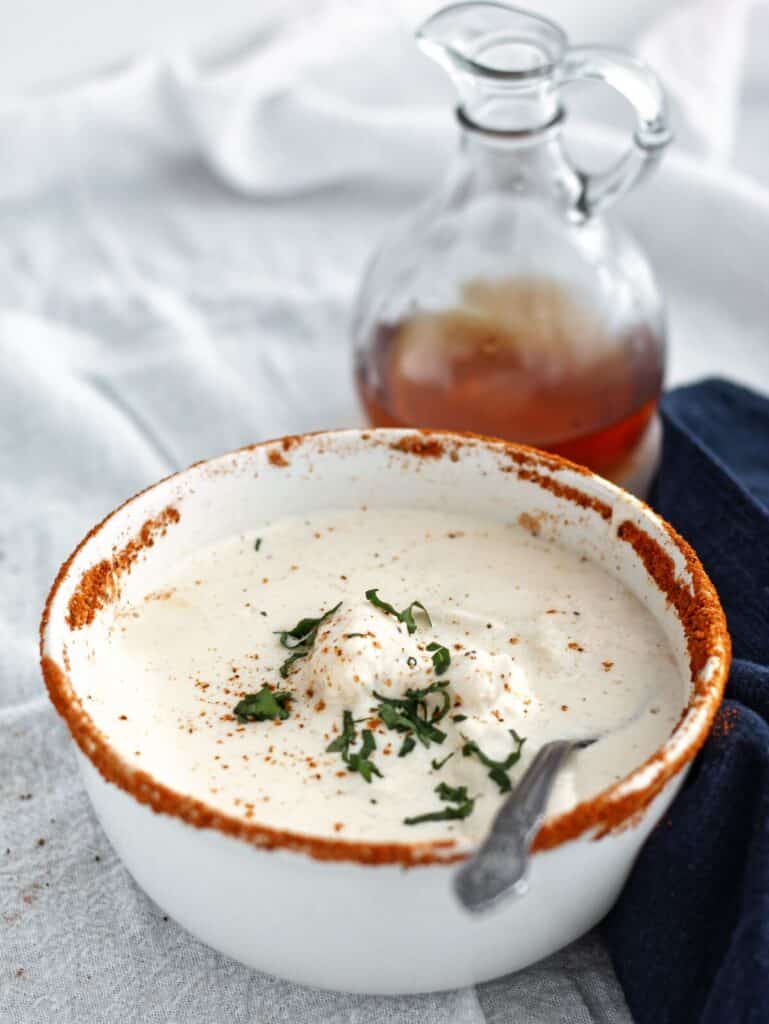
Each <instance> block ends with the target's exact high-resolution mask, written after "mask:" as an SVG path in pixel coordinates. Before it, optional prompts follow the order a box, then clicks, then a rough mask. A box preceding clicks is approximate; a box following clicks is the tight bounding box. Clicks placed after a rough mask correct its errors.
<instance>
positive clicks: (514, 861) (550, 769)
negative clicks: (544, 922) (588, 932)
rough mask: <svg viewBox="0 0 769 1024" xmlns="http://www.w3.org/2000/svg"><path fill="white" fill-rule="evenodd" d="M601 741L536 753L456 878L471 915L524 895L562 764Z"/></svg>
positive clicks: (560, 744)
mask: <svg viewBox="0 0 769 1024" xmlns="http://www.w3.org/2000/svg"><path fill="white" fill-rule="evenodd" d="M597 739H599V737H597V736H592V737H590V738H589V739H579V740H554V741H553V742H552V743H545V745H544V746H543V747H541V748H540V750H538V751H537V754H536V756H535V757H534V760H533V761H532V762H531V764H530V765H529V767H528V768H527V770H526V772H525V773H524V775H523V777H522V778H521V781H520V782H519V783H518V785H517V786H516V787H515V789H514V790H513V792H512V793H511V794H510V796H509V797H508V798H507V800H505V802H504V803H503V804H502V807H501V808H500V809H499V812H498V813H497V816H496V818H495V819H494V822H493V824H492V826H491V832H490V833H489V834H488V836H487V837H486V839H485V840H484V842H483V843H482V844H481V846H480V847H479V848H478V850H476V852H475V853H474V854H473V856H472V857H470V858H469V860H466V861H465V863H464V864H463V865H462V867H461V868H459V870H458V871H457V872H456V874H455V875H454V892H455V893H456V895H457V898H458V899H459V902H460V903H461V904H462V906H463V907H465V908H466V909H467V910H470V911H472V912H473V913H479V912H482V911H484V910H489V909H490V908H491V907H493V906H495V905H496V904H497V903H499V902H500V901H501V900H503V899H504V898H505V897H506V896H510V895H513V894H515V895H519V896H520V895H523V893H524V892H526V890H527V889H528V883H527V882H526V873H527V869H528V864H529V847H530V845H531V841H532V839H533V838H534V836H535V835H536V832H537V829H538V827H539V825H540V822H541V821H542V819H543V817H544V816H545V807H546V806H547V798H548V796H549V795H550V790H551V789H552V787H553V782H554V781H555V777H556V775H557V774H558V772H559V770H560V768H561V765H562V764H563V762H564V761H565V760H566V758H567V757H568V756H569V754H570V753H571V752H572V751H573V750H582V749H583V748H584V747H589V746H590V744H591V743H595V741H596V740H597Z"/></svg>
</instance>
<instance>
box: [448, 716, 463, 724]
mask: <svg viewBox="0 0 769 1024" xmlns="http://www.w3.org/2000/svg"><path fill="white" fill-rule="evenodd" d="M466 718H467V715H452V716H451V721H452V722H457V723H459V722H464V721H465V720H466Z"/></svg>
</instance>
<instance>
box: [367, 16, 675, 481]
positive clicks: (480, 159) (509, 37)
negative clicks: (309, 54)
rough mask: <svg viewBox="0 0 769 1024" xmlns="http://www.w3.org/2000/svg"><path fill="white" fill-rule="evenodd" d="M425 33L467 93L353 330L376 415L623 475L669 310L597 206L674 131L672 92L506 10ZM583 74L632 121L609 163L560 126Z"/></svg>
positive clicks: (651, 405)
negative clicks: (447, 143) (440, 169)
mask: <svg viewBox="0 0 769 1024" xmlns="http://www.w3.org/2000/svg"><path fill="white" fill-rule="evenodd" d="M417 41H418V42H419V44H420V46H421V47H422V49H423V50H424V51H425V52H426V53H427V54H428V55H429V56H431V57H433V58H434V59H435V60H437V61H438V62H439V63H440V64H441V65H442V66H443V67H444V68H445V69H446V70H447V71H448V73H449V74H450V76H451V78H452V80H453V82H454V84H455V86H456V88H457V91H458V93H459V105H458V107H457V119H458V121H459V125H460V146H459V149H458V152H457V155H456V157H455V159H454V161H453V163H452V166H451V167H450V168H449V171H448V174H447V176H446V178H445V179H444V181H443V182H442V183H441V185H440V186H439V187H438V189H437V190H436V192H435V193H434V194H433V195H431V196H430V197H428V199H427V201H426V202H425V203H424V204H423V206H422V207H421V209H419V210H418V211H417V212H416V214H415V215H414V216H413V217H412V218H411V219H410V220H409V221H408V222H407V223H406V224H405V225H404V226H403V227H401V228H400V229H399V230H398V231H397V232H396V233H395V234H394V235H393V236H391V237H390V238H389V239H387V240H386V241H385V242H384V243H383V244H382V245H381V246H380V248H379V249H378V251H377V252H376V253H375V255H374V257H373V259H372V261H371V263H370V265H369V267H368V269H367V271H366V273H365V275H364V279H363V282H362V284H361V287H360V291H359V294H358V298H357V301H356V306H355V311H354V316H353V336H354V344H355V372H356V379H357V385H358V389H359V392H360V396H361V400H362V402H363V405H364V408H365V409H366V412H367V414H368V417H369V419H370V420H371V421H372V423H374V424H375V425H379V426H416V427H443V428H450V429H456V430H471V431H475V432H478V433H482V434H489V435H494V436H498V437H504V438H507V439H510V440H514V441H521V442H525V443H527V444H533V445H535V446H537V447H540V448H544V449H547V450H550V451H554V452H556V453H559V454H562V455H564V456H565V457H567V458H570V459H573V460H574V461H577V462H581V463H584V464H586V465H588V466H589V467H590V468H592V469H594V470H595V471H596V472H599V473H601V474H603V475H605V476H609V477H610V478H612V479H615V480H617V481H619V482H623V483H626V484H627V483H628V481H629V480H632V478H634V477H638V466H639V459H640V458H641V455H640V454H639V453H641V452H642V451H648V449H649V445H650V443H651V442H650V438H651V435H652V433H653V428H654V425H655V410H656V405H657V400H658V398H659V395H660V391H661V387H662V378H663V370H664V350H665V341H664V339H665V332H664V316H663V308H662V302H661V299H660V295H659V291H658V288H657V285H656V283H655V280H654V277H653V274H652V271H651V268H650V266H649V263H648V261H647V259H646V258H645V256H644V255H643V253H642V252H641V250H640V248H639V247H638V245H637V243H636V242H634V240H633V239H631V238H630V237H629V236H628V235H627V234H626V233H625V232H623V231H621V230H619V229H618V228H617V227H616V226H614V225H612V224H609V223H608V222H606V221H605V220H604V218H603V216H602V214H603V212H604V211H605V210H606V209H608V207H609V206H611V204H612V203H613V202H614V201H615V200H617V199H618V198H620V197H621V196H622V195H623V194H624V193H625V192H627V191H628V190H629V189H631V188H633V187H634V186H635V185H636V184H638V182H639V181H641V179H642V178H643V177H645V175H646V174H647V173H648V172H649V171H650V170H651V169H652V168H653V167H654V166H655V164H656V163H657V161H658V160H659V158H660V155H661V154H662V152H663V150H664V148H665V146H666V145H667V144H668V142H669V141H670V137H671V136H670V130H669V127H668V119H667V113H666V105H665V97H664V93H663V91H662V88H661V86H660V84H659V82H658V80H657V79H656V77H655V76H654V74H653V73H652V72H651V71H650V70H649V68H647V67H646V66H645V65H643V64H642V63H641V62H639V61H637V60H635V59H633V58H632V57H630V56H628V55H625V54H623V53H621V52H617V51H613V50H610V49H604V48H601V47H594V46H591V47H572V48H570V47H569V46H568V41H567V39H566V36H565V35H564V33H563V31H562V30H561V29H560V28H559V27H558V26H557V25H555V24H553V23H552V22H550V21H547V20H545V19H543V18H541V17H539V16H537V15H534V14H531V13H529V12H527V11H523V10H520V9H517V8H513V7H508V6H506V5H504V4H501V3H495V2H469V3H460V4H456V5H454V6H451V7H447V8H445V9H443V10H441V11H438V12H437V13H436V14H434V15H433V16H432V17H431V18H429V19H428V20H427V21H426V22H425V23H424V24H423V25H422V27H421V28H420V29H419V30H418V32H417ZM585 79H594V80H598V81H601V82H605V83H606V84H608V85H609V86H611V87H612V88H614V89H616V90H617V91H619V92H620V93H621V94H622V95H623V96H624V97H625V98H626V99H627V100H628V101H629V102H630V104H631V105H632V107H633V108H634V110H635V115H636V126H635V131H634V133H633V136H632V139H631V140H630V144H629V146H628V147H627V150H626V151H625V153H624V155H623V156H622V157H621V158H620V159H619V160H618V161H617V162H615V163H614V164H613V166H610V167H609V168H608V169H606V170H604V171H602V172H600V173H597V174H588V173H585V172H584V171H582V170H580V169H579V168H578V167H577V166H575V165H574V163H573V162H572V161H571V159H570V158H569V156H568V154H567V152H566V150H565V148H564V144H563V139H562V135H561V129H562V126H563V122H564V118H565V112H564V108H563V106H562V102H561V101H562V89H563V88H564V87H565V86H566V85H568V84H569V83H570V82H575V81H581V80H585ZM641 475H642V474H641Z"/></svg>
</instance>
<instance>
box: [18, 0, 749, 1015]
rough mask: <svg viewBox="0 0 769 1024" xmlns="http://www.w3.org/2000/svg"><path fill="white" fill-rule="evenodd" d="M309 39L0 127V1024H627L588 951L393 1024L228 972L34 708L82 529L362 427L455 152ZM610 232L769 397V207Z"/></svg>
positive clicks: (698, 180) (679, 375)
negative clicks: (55, 601) (114, 512)
mask: <svg viewBox="0 0 769 1024" xmlns="http://www.w3.org/2000/svg"><path fill="white" fill-rule="evenodd" d="M313 18H314V19H315V20H314V21H311V22H310V23H308V22H307V21H304V22H303V23H302V24H301V26H289V27H285V26H284V27H279V26H275V25H268V26H266V27H265V31H264V34H263V37H262V38H261V39H259V40H257V41H256V42H255V43H254V45H253V48H251V49H250V50H249V51H248V52H247V53H246V54H245V55H242V56H241V57H240V58H239V59H238V60H236V61H229V62H226V63H225V64H223V65H221V66H218V67H215V68H208V69H206V70H205V71H201V70H200V69H198V68H196V67H194V66H193V65H192V64H191V63H190V62H189V61H186V60H183V59H176V60H150V59H148V60H146V61H143V62H137V63H135V64H133V65H132V66H131V67H129V68H127V69H124V70H123V71H121V72H120V73H118V74H116V75H114V76H112V77H111V78H110V79H108V80H99V81H95V82H92V83H87V84H85V85H82V86H79V87H78V88H76V89H74V90H71V91H70V92H69V93H66V94H61V95H54V96H50V97H48V98H44V99H43V98H37V99H31V100H29V101H26V102H17V103H14V104H6V105H5V106H2V105H0V513H1V514H0V579H1V580H2V589H1V591H0V1021H2V1022H3V1024H5V1022H9V1024H21V1022H23V1024H37V1022H48V1021H54V1020H55V1021H57V1024H58V1022H61V1024H68V1022H78V1024H80V1022H82V1024H90V1022H102V1021H109V1022H131V1024H133V1022H161V1021H162V1022H164V1024H167V1022H179V1024H182V1022H183V1024H198V1022H212V1024H220V1022H221V1024H241V1022H242V1024H246V1022H248V1024H251V1022H260V1024H262V1022H264V1024H271V1022H284V1021H285V1022H292V1024H293V1022H296V1024H303V1022H308V1024H309V1022H325V1021H328V1022H340V1024H341V1022H355V1021H364V1020H365V1021H370V1022H372V1024H379V1022H382V1024H395V1022H406V1021H412V1020H413V1021H416V1020H419V1021H423V1022H425V1024H430V1022H436V1024H437V1022H447V1021H452V1022H453V1021H456V1022H461V1024H465V1022H466V1024H475V1022H478V1024H480V1022H484V1021H488V1022H489V1024H502V1022H515V1024H551V1022H555V1021H564V1022H569V1024H588V1022H590V1024H599V1022H600V1024H627V1022H628V1021H629V1020H630V1017H629V1014H628V1011H627V1008H626V1006H625V1004H624V1000H623V998H622V994H621V992H620V990H619V988H618V985H617V982H616V980H615V978H614V975H613V972H612V970H611V967H610V965H609V962H608V959H607V956H606V953H605V950H604V948H603V946H602V943H601V941H600V938H599V937H598V936H597V935H595V934H593V935H591V936H588V937H586V938H585V939H583V940H581V941H580V942H578V943H576V944H575V945H573V946H572V947H570V948H569V949H567V950H565V951H562V952H561V953H558V954H556V955H555V956H553V957H551V958H550V959H549V960H547V961H545V962H543V963H540V964H538V965H536V966H534V967H532V968H530V969H528V970H527V971H524V972H522V973H520V974H518V975H515V976H511V977H508V978H504V979H501V980H499V981H496V982H493V983H491V984H487V985H484V986H481V987H479V988H478V989H477V990H476V991H472V990H469V991H460V992H455V993H447V994H444V995H431V996H422V997H409V998H403V999H366V998H362V997H354V996H346V995H340V994H331V993H322V992H316V991H312V990H308V989H303V988H299V987H297V986H293V985H289V984H287V983H284V982H281V981H278V980H276V979H274V978H271V977H268V976H264V975H260V974H258V973H257V972H253V971H250V970H247V969H246V968H244V967H241V966H240V965H238V964H236V963H233V962H232V961H229V960H227V959H225V958H224V957H221V956H219V955H218V954H216V953H214V952H212V951H211V950H209V949H207V948H206V947H204V946H202V945H200V944H199V943H198V942H196V941H195V940H193V939H191V938H190V937H189V936H187V935H186V934H185V933H184V932H183V931H182V930H181V929H180V928H178V927H177V926H176V925H175V924H174V923H173V922H172V921H168V920H166V919H165V918H164V916H163V914H162V912H161V911H159V910H158V908H157V907H155V906H154V905H153V904H152V903H151V902H150V901H149V900H148V899H147V898H146V897H145V896H144V895H143V894H142V893H141V891H139V890H138V889H137V887H136V886H135V885H134V884H133V882H132V880H131V879H130V877H129V876H128V874H127V873H126V871H125V870H124V869H123V867H122V866H121V864H120V863H119V861H118V860H117V858H116V857H115V855H114V854H113V852H112V851H111V848H110V846H109V843H108V842H107V840H106V838H105V836H104V835H103V833H102V832H101V829H100V827H99V825H98V823H97V822H96V820H95V818H94V816H93V814H92V812H91V811H90V808H89V805H88V803H87V799H86V797H85V794H84V792H83V790H82V788H81V786H80V783H79V780H78V777H77V775H76V771H75V762H74V757H73V753H72V749H71V746H70V743H69V740H68V737H67V734H66V730H65V728H64V727H63V725H62V724H61V722H60V721H59V719H58V718H57V716H56V715H55V713H54V712H53V710H52V709H51V708H50V706H49V704H48V702H47V700H46V698H45V697H44V696H43V693H42V686H41V682H40V678H39V670H38V667H37V661H36V636H35V632H36V626H37V620H38V617H39V613H40V609H41V606H42V603H43V600H44V596H45V593H46V590H47V588H48V586H49V585H50V583H51V581H52V579H53V576H54V574H55V571H56V568H57V566H58V564H59V563H60V562H61V561H62V560H63V559H64V557H65V556H66V555H67V554H68V552H69V551H70V549H71V548H72V547H73V546H74V544H75V543H76V542H77V540H78V539H79V538H80V537H81V536H82V534H83V533H84V532H85V531H86V530H87V529H88V528H89V527H90V525H91V524H92V523H93V522H94V521H96V520H97V519H99V518H101V517H102V516H103V515H104V514H106V513H107V512H108V511H109V510H110V509H111V508H112V507H113V506H114V505H115V504H116V503H118V502H119V501H120V500H122V499H123V498H125V497H126V496H127V495H129V494H131V493H133V492H134V491H136V490H138V489H139V488H141V487H143V486H145V485H147V484H149V483H151V482H152V481H154V480H155V479H157V478H158V477H160V476H162V475H164V474H165V473H167V472H169V471H170V470H173V469H175V468H178V467H180V466H183V465H185V464H187V463H189V462H192V461H194V460H195V459H198V458H203V457H206V456H209V455H213V454H216V453H219V452H222V451H224V450H227V449H229V448H233V447H236V446H238V445H241V444H244V443H247V442H250V441H254V440H258V439H260V438H264V437H267V436H275V435H280V434H282V433H285V432H292V431H301V430H306V429H312V428H319V427H329V426H339V425H343V424H350V423H354V422H356V421H357V420H358V418H359V413H358V410H357V406H356V403H355V399H354V395H353V391H352V385H351V378H350V357H349V351H348V344H347V336H346V330H347V316H348V312H349V306H350V301H351V298H352V295H353V293H354V289H355V285H356V282H357V280H358V277H359V274H360V272H361V268H362V265H363V262H364V260H365V258H366V256H367V254H368V253H369V251H370V249H371V247H372V246H373V244H374V243H375V242H376V240H377V239H378V238H379V237H380V235H381V233H382V231H383V230H385V228H387V227H388V226H389V225H390V223H391V222H392V220H393V219H394V218H395V217H397V216H399V215H400V214H401V213H402V212H404V211H405V210H408V209H409V207H411V206H412V205H413V204H414V202H415V201H417V200H418V198H419V197H420V196H421V195H422V194H423V193H424V191H425V190H426V189H427V188H429V187H430V184H431V183H432V182H433V181H434V180H435V178H436V176H437V175H438V174H440V173H441V171H442V169H443V166H444V163H445V161H446V159H447V158H448V155H449V154H450V151H451V148H452V145H453V137H454V128H453V125H452V123H451V118H450V116H449V112H448V107H447V106H446V98H447V95H448V93H447V92H446V90H445V87H444V85H443V83H442V81H441V80H440V76H439V74H438V73H436V72H433V71H432V70H431V69H430V68H429V66H428V65H426V64H423V63H422V62H421V61H420V58H419V57H418V56H417V55H416V53H415V52H414V51H413V48H412V45H411V43H410V42H409V40H408V39H407V38H406V37H404V36H402V35H400V34H399V33H398V32H397V31H396V29H395V27H393V26H392V24H391V23H390V22H388V21H387V20H382V18H381V17H380V18H379V19H377V17H376V16H375V15H373V14H372V13H371V12H370V11H368V10H355V11H354V10H351V9H349V8H348V9H346V12H345V17H344V18H341V19H340V18H339V17H338V16H337V14H333V13H332V14H331V15H328V14H324V13H322V12H321V13H319V14H316V15H314V16H313ZM324 33H325V36H324ZM329 35H332V36H333V39H334V46H333V47H332V46H327V47H319V46H316V45H315V44H316V43H317V41H318V39H320V38H326V40H328V38H329ZM323 53H326V54H327V55H328V56H326V57H323V56H322V54H323ZM319 54H320V56H319ZM395 66H397V67H398V68H399V72H398V74H397V75H395V74H393V73H392V69H393V67H395ZM756 66H758V65H756ZM764 128H766V122H764ZM764 140H766V135H764ZM738 148H739V146H738ZM764 148H765V147H764ZM759 149H760V146H759V147H756V148H755V149H754V148H751V147H747V148H746V149H744V153H745V154H747V156H746V159H745V166H748V167H751V168H753V169H755V168H756V167H761V166H763V165H762V164H761V161H762V160H763V150H761V152H759ZM767 170H768V172H769V168H768V169H767ZM766 180H767V181H769V173H767V178H766ZM621 212H622V215H623V219H626V220H627V221H628V223H629V224H630V225H631V227H633V229H634V230H636V231H637V233H638V234H639V236H640V237H641V238H642V240H643V241H644V243H645V245H646V246H647V248H648V250H649V252H650V253H651V255H652V258H653V260H654V262H655V264H656V265H657V267H658V270H659V273H660V277H661V279H662V280H663V282H664V284H665V287H666V290H667V292H668V296H669V300H670V314H671V377H672V380H673V381H679V380H683V379H689V378H691V377H694V376H698V375H700V374H701V373H707V372H715V371H718V370H720V371H722V372H727V373H730V374H731V375H732V376H736V377H737V378H738V379H742V380H744V381H746V382H748V383H752V384H753V385H754V386H757V387H762V388H765V389H767V390H769V345H768V344H767V326H766V325H767V323H769V294H767V289H766V279H765V274H766V266H767V255H769V252H768V248H769V246H768V243H767V238H769V198H768V197H767V194H766V193H765V192H763V191H762V190H761V188H760V187H759V186H756V185H753V184H751V183H750V182H749V181H748V180H746V179H738V178H735V179H733V180H729V181H725V180H724V179H722V177H721V176H720V175H719V173H717V172H715V171H711V170H710V169H708V166H707V165H703V162H702V161H701V160H700V161H697V162H694V161H687V160H685V159H681V158H679V159H677V160H676V159H671V160H669V161H668V163H667V164H666V165H665V166H664V167H663V170H662V171H661V172H660V174H659V175H658V177H657V179H656V180H655V181H654V182H653V183H650V184H649V186H648V187H647V188H645V189H644V190H643V192H641V193H639V194H638V195H636V196H634V197H633V198H631V199H630V200H629V201H628V202H627V203H626V204H624V205H623V207H622V211H621ZM201 884H205V880H204V879H201ZM457 955H458V956H461V955H462V951H461V950H457Z"/></svg>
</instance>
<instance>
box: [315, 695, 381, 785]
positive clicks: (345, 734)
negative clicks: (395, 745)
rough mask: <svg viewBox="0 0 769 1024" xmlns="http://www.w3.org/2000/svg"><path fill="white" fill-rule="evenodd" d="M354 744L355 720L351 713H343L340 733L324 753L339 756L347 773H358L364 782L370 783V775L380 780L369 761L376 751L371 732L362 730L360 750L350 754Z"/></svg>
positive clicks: (379, 773)
mask: <svg viewBox="0 0 769 1024" xmlns="http://www.w3.org/2000/svg"><path fill="white" fill-rule="evenodd" d="M359 721H361V722H364V721H365V719H364V718H361V719H359ZM354 742H355V719H354V718H353V717H352V712H351V711H345V712H344V713H343V715H342V731H341V732H340V734H339V735H338V736H337V737H336V739H335V740H332V741H331V742H330V743H329V745H328V746H327V747H326V753H328V754H341V755H342V760H343V761H344V763H345V764H346V765H347V770H348V772H358V773H359V774H360V775H362V776H363V778H364V779H365V780H366V782H371V777H372V775H378V776H379V777H380V779H381V778H382V773H381V772H380V771H379V769H378V768H377V766H376V765H375V764H374V762H373V761H372V760H371V759H370V755H371V754H372V753H373V752H374V751H375V750H376V740H375V739H374V734H373V732H372V731H371V730H370V729H364V730H363V734H362V742H361V745H360V750H357V751H354V752H353V753H352V754H351V753H350V747H351V746H352V744H353V743H354Z"/></svg>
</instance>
